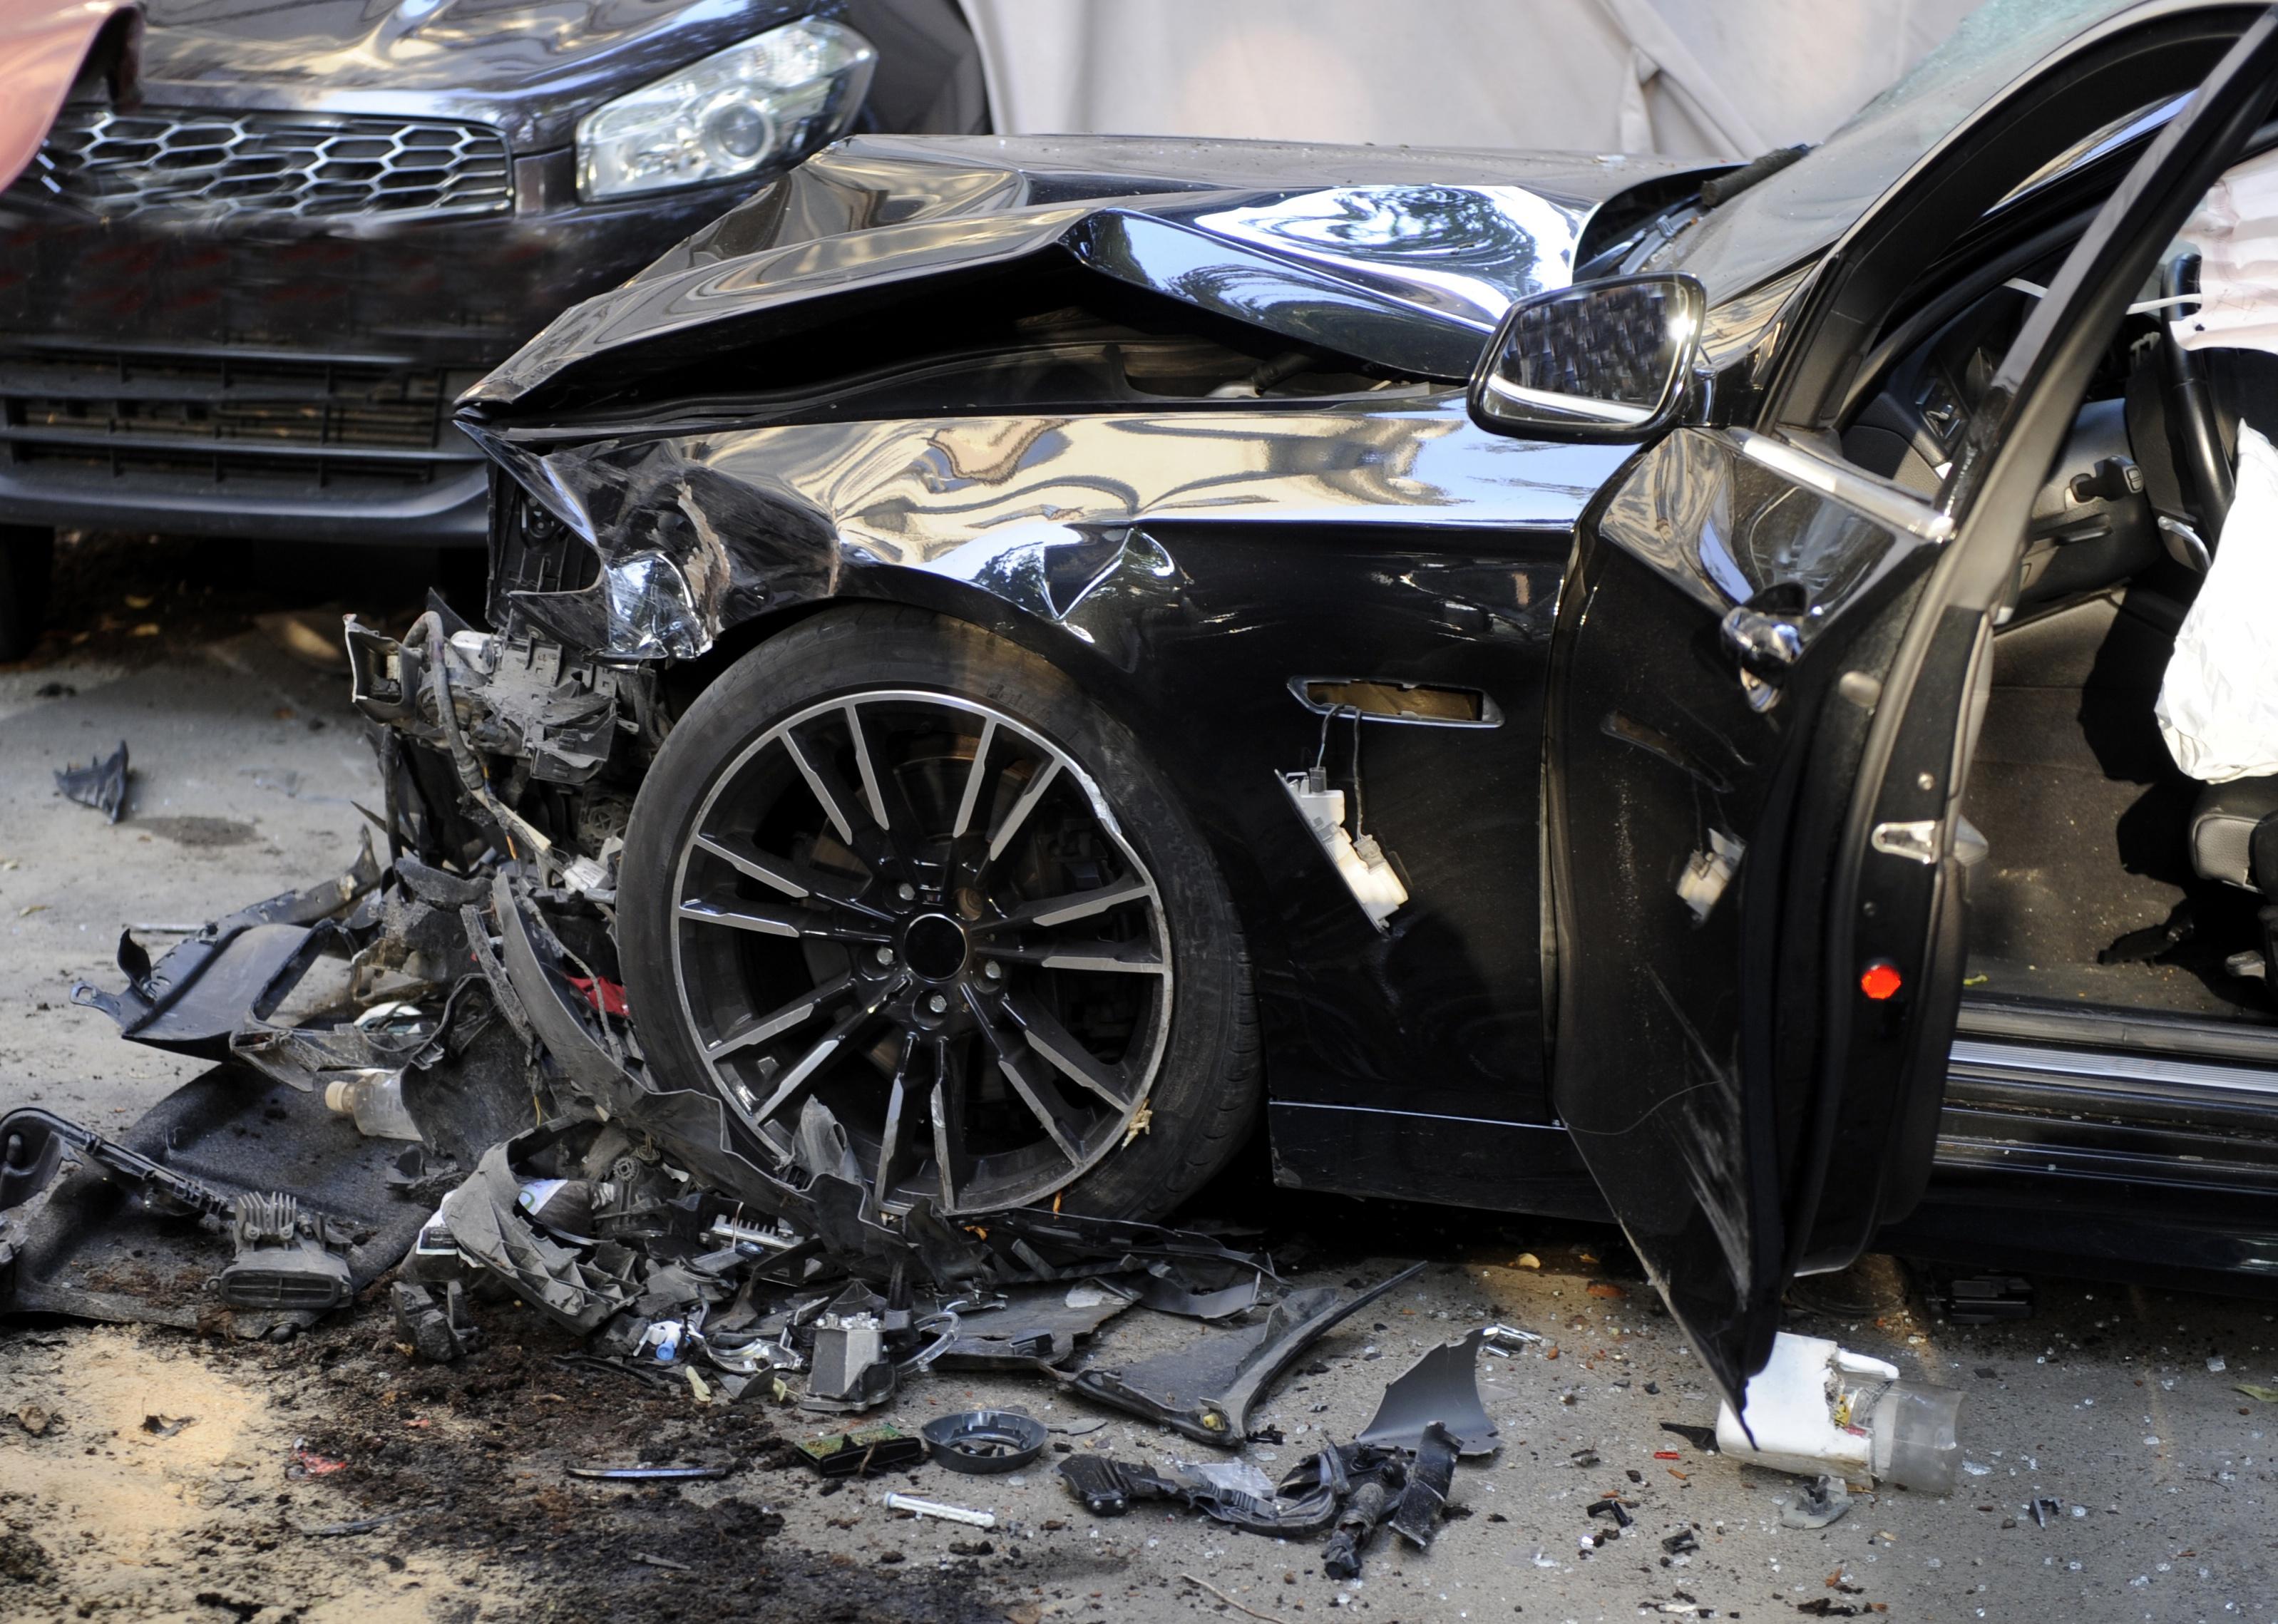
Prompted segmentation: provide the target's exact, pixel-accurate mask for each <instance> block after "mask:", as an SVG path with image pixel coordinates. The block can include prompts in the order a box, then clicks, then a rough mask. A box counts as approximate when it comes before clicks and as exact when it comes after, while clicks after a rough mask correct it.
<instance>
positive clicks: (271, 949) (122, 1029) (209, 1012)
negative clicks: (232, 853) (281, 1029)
mask: <svg viewBox="0 0 2278 1624" xmlns="http://www.w3.org/2000/svg"><path fill="white" fill-rule="evenodd" d="M379 880H380V869H379V865H378V862H377V861H376V860H375V859H374V858H373V857H372V854H371V836H370V835H366V836H365V837H364V840H363V847H362V849H361V850H360V851H359V852H358V854H357V857H356V860H355V863H354V864H353V865H351V866H350V867H349V869H348V872H347V873H344V874H342V875H340V878H338V879H337V880H328V881H325V882H324V883H323V884H321V885H315V886H311V887H310V888H308V889H307V890H305V891H287V892H285V893H283V894H282V895H280V896H272V897H270V898H269V899H268V900H267V901H265V902H258V903H254V904H253V906H251V907H250V908H241V909H240V910H239V911H237V912H235V913H233V914H230V915H229V916H227V917H226V918H225V919H216V920H215V921H214V922H213V923H212V924H210V925H209V926H206V927H205V928H204V929H203V930H202V931H200V932H199V933H198V934H196V935H195V936H192V937H189V938H188V939H187V940H186V941H183V942H177V943H176V944H175V945H174V947H173V949H172V950H171V951H169V952H168V953H167V954H166V956H165V957H164V958H161V959H160V960H159V961H158V962H157V964H155V965H154V964H151V962H150V956H149V954H148V953H146V952H144V951H143V950H142V948H141V944H140V943H139V942H136V941H135V940H134V936H133V935H132V934H121V935H120V936H119V938H118V967H119V969H121V970H123V971H125V972H126V987H125V988H124V989H123V990H121V991H119V992H117V993H106V992H103V991H102V990H101V989H99V988H97V987H94V986H92V985H90V984H89V983H88V982H85V981H74V982H73V984H72V991H71V996H72V1002H73V1003H76V1004H79V1005H81V1006H82V1007H85V1008H88V1009H96V1010H102V1011H103V1013H104V1014H105V1015H108V1016H109V1017H111V1019H113V1020H115V1021H117V1022H118V1031H119V1034H120V1035H121V1036H122V1037H127V1038H132V1039H134V1041H136V1042H137V1043H147V1044H149V1046H150V1047H151V1048H163V1049H168V1050H171V1051H172V1052H173V1053H175V1054H180V1055H195V1056H199V1057H200V1058H202V1059H206V1060H214V1061H222V1060H227V1059H228V1058H230V1054H229V1041H230V1039H231V1037H232V1036H233V1035H234V1034H235V1033H236V1032H237V1030H238V1028H239V1027H240V1026H241V1025H243V1024H244V1023H246V1022H247V1021H248V1020H249V1019H250V1020H256V1021H257V1020H264V1019H266V1018H267V1017H268V1015H269V1013H270V1011H271V1010H273V1009H275V1008H276V1006H277V1003H278V1002H279V1000H281V999H282V998H283V996H284V995H285V994H286V993H287V992H288V991H290V990H291V988H292V986H293V984H294V982H295V981H298V980H300V979H301V976H302V974H303V973H304V972H306V971H307V970H308V968H309V965H310V963H312V962H313V961H314V960H315V958H316V957H317V953H319V952H320V951H322V950H323V949H324V948H325V946H327V945H328V944H329V943H330V942H332V941H333V940H335V939H336V935H337V933H336V931H335V930H333V929H328V928H327V926H336V925H337V923H338V922H339V921H340V920H341V919H343V918H344V917H345V916H347V915H348V912H349V911H350V910H351V909H352V908H354V907H355V903H357V902H358V901H359V900H360V899H361V898H363V896H365V895H366V894H367V893H369V892H371V890H373V889H374V888H376V887H378V884H379Z"/></svg>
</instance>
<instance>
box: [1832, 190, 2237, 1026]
mask: <svg viewBox="0 0 2278 1624" xmlns="http://www.w3.org/2000/svg"><path fill="white" fill-rule="evenodd" d="M2075 229H2077V228H2076V227H2075ZM2069 247H2070V242H2069V240H2068V233H2056V234H2053V237H2052V234H2051V233H2042V234H2040V235H2038V236H2037V237H2034V238H2032V239H2031V240H2026V241H2022V242H2018V243H2016V244H2014V247H2013V248H2010V249H2008V250H2007V251H2006V252H1999V253H1995V254H1993V255H1990V256H1988V257H1986V258H1984V260H1982V261H1981V263H1979V264H1978V265H1977V266H1976V267H1975V268H1974V269H1972V270H1971V271H1968V273H1967V274H1966V275H1965V276H1963V277H1961V278H1959V279H1957V280H1956V281H1955V282H1953V284H1952V285H1951V286H1948V287H1947V288H1946V289H1945V290H1944V291H1943V292H1942V293H1941V294H1938V295H1937V296H1935V297H1933V298H1930V299H1929V300H1927V301H1924V302H1923V304H1922V305H1921V306H1920V307H1919V308H1918V309H1915V311H1913V312H1912V313H1911V314H1909V315H1907V316H1902V317H1900V319H1899V320H1898V321H1896V322H1895V323H1894V324H1893V326H1892V328H1891V329H1890V330H1889V331H1888V332H1886V334H1885V336H1884V339H1883V340H1882V342H1881V343H1880V344H1879V345H1878V346H1877V348H1876V350H1875V351H1874V353H1873V354H1872V355H1870V357H1869V362H1868V364H1867V365H1866V366H1865V367H1863V368H1862V369H1861V375H1860V376H1861V380H1862V381H1861V385H1859V386H1857V387H1856V388H1855V389H1854V393H1853V395H1852V402H1853V404H1852V408H1851V410H1850V411H1849V413H1848V414H1847V416H1846V422H1845V426H1844V431H1843V440H1842V443H1843V449H1844V454H1845V455H1846V458H1847V460H1849V461H1852V462H1853V463H1854V464H1855V465H1857V466H1858V467H1861V468H1862V469H1866V470H1867V471H1869V472H1870V473H1874V474H1877V475H1879V476H1881V477H1884V478H1887V479H1890V480H1892V481H1893V482H1895V483H1897V484H1900V485H1902V486H1904V487H1906V488H1907V489H1910V490H1913V491H1915V492H1919V493H1921V494H1923V495H1925V496H1930V495H1935V494H1936V492H1937V491H1938V487H1939V485H1940V484H1941V483H1942V482H1943V480H1944V477H1945V473H1946V470H1947V467H1948V465H1949V463H1950V461H1951V460H1952V458H1953V455H1954V454H1955V452H1956V451H1957V450H1958V448H1959V447H1960V446H1961V439H1962V436H1963V434H1964V431H1966V429H1967V427H1968V423H1969V418H1970V414H1971V413H1972V412H1973V411H1974V410H1976V408H1977V406H1978V404H1979V402H1980V401H1981V400H1983V399H1984V395H1985V393H1986V390H1987V388H1988V385H1990V384H1991V381H1992V378H1993V375H1994V372H1995V370H1996V368H1997V366H1998V365H1999V362H2000V360H2001V358H2002V356H2003V355H2004V354H2005V352H2006V351H2007V347H2008V346H2009V344H2010V342H2011V341H2012V339H2014V337H2015V336H2016V334H2017V332H2018V331H2019V329H2020V327H2021V325H2022V323H2023V321H2024V319H2025V317H2026V315H2027V313H2028V312H2029V311H2030V309H2031V308H2032V305H2033V303H2034V301H2035V300H2036V299H2037V297H2038V296H2039V294H2040V292H2041V290H2042V289H2043V287H2044V286H2045V283H2046V281H2047V280H2048V278H2051V277H2052V276H2053V275H2054V274H2055V273H2056V271H2057V269H2058V267H2059V266H2060V263H2062V261H2063V258H2064V255H2065V253H2066V251H2067V250H2068V248H2069ZM2197 269H2198V262H2197V260H2196V258H2195V257H2194V256H2192V255H2190V254H2189V253H2188V252H2187V251H2185V250H2184V249H2183V248H2182V245H2181V244H2180V243H2179V244H2177V245H2175V248H2173V249H2172V250H2171V252H2170V253H2169V254H2168V255H2167V256H2166V263H2165V264H2164V265H2163V268H2162V270H2161V271H2160V273H2159V274H2158V275H2157V276H2156V277H2155V278H2154V279H2153V280H2154V286H2147V287H2146V288H2145V289H2144V293H2143V295H2142V296H2143V299H2144V300H2145V301H2151V300H2155V299H2160V298H2163V297H2164V298H2169V299H2175V298H2178V297H2181V296H2182V295H2185V294H2190V293H2191V292H2193V291H2195V290H2196V289H2197V287H2198V281H2197ZM2169 308H2170V309H2179V310H2182V311H2188V310H2190V309H2192V308H2193V307H2192V306H2190V305H2189V304H2183V305H2180V306H2170V307H2169ZM2241 423H2252V424H2254V425H2255V426H2256V427H2257V428H2258V429H2262V430H2266V431H2273V432H2278V355H2269V354H2265V353H2260V352H2257V351H2251V350H2244V349H2213V350H2197V351H2193V350H2186V349H2184V348H2183V347H2182V346H2180V345H2179V344H2177V343H2175V340H2174V339H2173V338H2172V337H2171V336H2170V334H2169V332H2168V328H2167V323H2166V320H2165V319H2164V315H2163V313H2160V312H2152V311H2143V310H2140V309H2137V310H2132V311H2131V314H2129V316H2127V318H2126V319H2125V321H2124V322H2123V324H2122V325H2121V329H2120V330H2119V332H2117V333H2116V334H2115V336H2114V339H2113V341H2112V343H2111V344H2110V346H2109V347H2108V348H2107V350H2106V353H2105V355H2104V357H2103V359H2102V361H2101V362H2100V363H2099V365H2098V369H2097V372H2096V375H2095V377H2094V379H2093V381H2092V382H2091V385H2090V386H2089V388H2088V390H2087V391H2086V393H2085V394H2084V396H2083V400H2082V401H2081V403H2080V407H2079V411H2078V415H2077V416H2076V418H2075V422H2074V425H2073V428H2072V431H2071V433H2070V436H2069V438H2068V442H2067V444H2066V446H2065V448H2064V451H2063V453H2062V454H2061V455H2060V458H2059V460H2058V462H2057V465H2056V466H2055V467H2054V468H2053V469H2052V470H2051V473H2050V476H2049V478H2048V480H2047V483H2046V484H2045V486H2044V487H2043V489H2042V492H2041V494H2040V497H2039V499H2037V501H2036V503H2035V504H2034V507H2033V510H2032V514H2031V518H2030V534H2029V541H2028V545H2027V548H2026V551H2025V553H2024V555H2023V558H2022V562H2021V564H2020V568H2019V573H2018V578H2017V584H2016V589H2015V595H2014V604H2013V606H2012V608H2011V609H2010V610H2009V612H2008V614H2007V617H2006V619H2005V621H2004V622H2003V624H2002V625H2001V627H2000V629H1999V632H1998V633H1997V635H1996V639H1995V643H1994V659H1993V667H1992V680H1991V692H1990V695H1988V696H1987V697H1986V698H1985V708H1984V718H1983V722H1982V726H1981V728H1980V732H1979V735H1978V743H1977V747H1976V755H1975V757H1974V759H1973V763H1972V766H1971V768H1970V778H1969V783H1968V791H1967V796H1966V799H1965V802H1964V813H1965V816H1966V817H1967V819H1968V822H1969V823H1970V824H1971V825H1972V826H1974V827H1976V829H1977V830H1978V831H1979V832H1980V833H1982V835H1984V840H1985V846H1986V854H1985V855H1984V858H1982V859H1981V860H1979V861H1978V862H1976V865H1974V866H1973V868H1972V870H1971V873H1970V876H1969V886H1970V893H1969V895H1970V914H1969V918H1970V924H1969V940H1968V969H1967V972H1966V979H1965V994H1964V995H1965V1001H1966V1004H1974V1005H1977V1006H1979V1007H1984V1006H1986V1005H1988V1004H1991V1005H2005V1004H2006V1005H2010V1006H2012V1007H2014V1006H2018V1005H2025V1006H2037V1007H2039V1008H2042V1009H2046V1008H2049V1007H2050V1006H2061V1007H2062V1008H2064V1009H2066V1010H2074V1011H2083V1012H2088V1011H2097V1012H2124V1013H2127V1014H2131V1015H2133V1014H2153V1015H2163V1016H2167V1017H2170V1018H2175V1019H2174V1022H2173V1023H2172V1024H2168V1025H2169V1029H2170V1030H2175V1029H2177V1028H2178V1027H2179V1026H2180V1025H2181V1024H2182V1023H2190V1024H2191V1025H2204V1024H2205V1023H2209V1022H2220V1023H2225V1024H2226V1025H2229V1026H2230V1027H2232V1029H2233V1030H2234V1031H2235V1032H2236V1034H2237V1035H2238V1036H2240V1037H2242V1038H2243V1037H2245V1036H2247V1035H2248V1034H2249V1030H2250V1029H2251V1028H2253V1027H2258V1026H2269V1027H2272V1028H2274V1031H2273V1032H2272V1033H2270V1034H2268V1035H2269V1036H2270V1037H2272V1038H2273V1039H2274V1040H2278V996H2274V985H2278V962H2274V955H2278V822H2274V823H2272V824H2271V826H2270V828H2269V830H2268V831H2267V832H2266V833H2265V835H2263V836H2262V838H2261V839H2260V840H2259V842H2258V840H2257V839H2256V837H2255V832H2256V829H2257V827H2258V826H2259V825H2261V823H2262V822H2263V820H2265V819H2267V818H2269V817H2270V816H2271V815H2272V814H2273V813H2278V778H2272V777H2250V778H2243V779H2238V780H2235V781H2233V782H2228V783H2219V784H2211V783H2205V782H2200V781H2198V779H2195V778H2192V777H2190V776H2187V775H2186V774H2184V773H2183V772H2182V770H2181V769H2180V768H2179V767H2178V766H2177V765H2176V763H2175V760H2174V759H2173V758H2172V757H2171V756H2170V753H2169V751H2168V749H2167V744H2166V742H2165V740H2164V739H2163V738H2162V736H2161V734H2160V726H2159V723H2158V721H2157V720H2156V718H2155V716H2154V712H2153V705H2154V703H2155V701H2156V700H2157V699H2158V697H2159V694H2160V684H2161V680H2162V677H2163V675H2165V673H2166V671H2167V664H2168V661H2169V659H2170V657H2171V656H2172V654H2173V652H2174V647H2175V637H2176V633H2177V631H2178V629H2180V628H2181V627H2182V622H2183V617H2184V615H2185V614H2186V613H2187V612H2188V611H2189V609H2190V606H2191V603H2192V601H2193V599H2195V598H2196V597H2197V596H2198V591H2199V590H2200V586H2201V583H2202V582H2203V581H2204V580H2205V571H2206V569H2207V568H2208V564H2209V560H2210V557H2211V556H2212V555H2214V554H2215V553H2217V551H2218V550H2219V548H2220V546H2221V533H2222V527H2223V520H2224V517H2225V515H2226V512H2227V510H2228V505H2229V501H2230V497H2231V483H2232V474H2233V469H2234V468H2235V466H2236V456H2237V442H2238V431H2239V425H2240V424H2241ZM1967 1025H1968V1022H1967V1019H1966V1018H1965V1027H1966V1026H1967ZM2107 1030H2109V1027H2108V1025H2107ZM2254 1035H2256V1036H2260V1035H2262V1034H2254Z"/></svg>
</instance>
